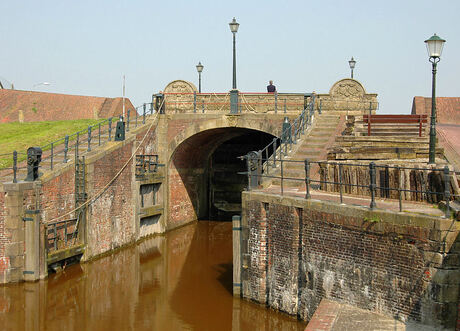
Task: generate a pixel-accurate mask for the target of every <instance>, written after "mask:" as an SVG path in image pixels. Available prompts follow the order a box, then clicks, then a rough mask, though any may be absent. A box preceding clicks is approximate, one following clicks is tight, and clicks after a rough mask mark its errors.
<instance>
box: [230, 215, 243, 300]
mask: <svg viewBox="0 0 460 331" xmlns="http://www.w3.org/2000/svg"><path fill="white" fill-rule="evenodd" d="M232 225H233V227H232V230H233V231H232V233H233V296H237V297H240V296H241V293H242V291H241V262H242V261H241V229H242V228H241V216H240V215H234V216H232Z"/></svg>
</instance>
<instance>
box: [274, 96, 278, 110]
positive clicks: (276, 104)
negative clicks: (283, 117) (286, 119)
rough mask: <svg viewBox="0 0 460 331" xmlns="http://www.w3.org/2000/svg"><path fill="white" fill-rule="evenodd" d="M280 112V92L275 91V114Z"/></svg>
mask: <svg viewBox="0 0 460 331" xmlns="http://www.w3.org/2000/svg"><path fill="white" fill-rule="evenodd" d="M276 113H278V92H276V91H275V114H276Z"/></svg>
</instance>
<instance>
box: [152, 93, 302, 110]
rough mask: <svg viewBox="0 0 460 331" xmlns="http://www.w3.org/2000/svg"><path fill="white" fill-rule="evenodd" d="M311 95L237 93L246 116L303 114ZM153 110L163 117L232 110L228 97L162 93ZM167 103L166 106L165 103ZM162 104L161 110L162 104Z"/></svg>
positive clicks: (206, 94) (156, 96) (224, 95)
mask: <svg viewBox="0 0 460 331" xmlns="http://www.w3.org/2000/svg"><path fill="white" fill-rule="evenodd" d="M310 96H311V95H310V94H304V93H277V92H275V93H248V92H239V93H238V103H237V109H238V112H239V113H243V112H268V111H270V112H275V113H278V112H280V113H281V112H283V113H288V112H297V113H298V112H300V111H302V110H303V109H304V108H305V106H306V103H307V101H306V100H307V98H308V97H310ZM153 99H154V102H153V103H154V104H155V106H154V108H155V110H156V111H158V112H160V113H166V112H167V113H192V112H193V113H219V112H228V111H229V109H230V106H231V103H230V94H229V93H197V92H190V93H159V94H155V95H154V96H153ZM163 100H164V102H163ZM161 103H162V104H163V107H162V108H161V109H160V107H159V106H158V105H159V104H161Z"/></svg>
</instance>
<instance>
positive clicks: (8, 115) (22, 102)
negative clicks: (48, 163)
mask: <svg viewBox="0 0 460 331" xmlns="http://www.w3.org/2000/svg"><path fill="white" fill-rule="evenodd" d="M133 108H134V107H133V105H132V103H131V101H130V100H129V99H126V98H125V109H126V111H127V110H128V109H133ZM122 112H123V99H122V98H104V97H91V96H82V95H69V94H57V93H46V92H33V91H20V90H9V89H0V123H7V122H17V121H20V122H35V121H59V120H75V119H99V118H108V117H110V116H118V115H120V114H122Z"/></svg>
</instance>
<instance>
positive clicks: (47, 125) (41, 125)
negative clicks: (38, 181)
mask: <svg viewBox="0 0 460 331" xmlns="http://www.w3.org/2000/svg"><path fill="white" fill-rule="evenodd" d="M34 108H35V107H34ZM98 122H100V120H92V119H91V120H72V121H47V122H26V123H19V122H13V123H0V168H4V167H11V166H12V164H13V151H15V150H16V151H17V152H18V153H26V151H27V148H29V147H31V146H44V145H46V144H48V143H50V142H52V141H55V140H57V139H60V138H63V137H64V136H65V135H66V134H72V133H74V132H77V131H80V130H83V129H86V128H87V127H88V125H93V124H95V123H98ZM3 154H8V155H3ZM25 158H26V156H25V154H19V155H18V161H22V160H25Z"/></svg>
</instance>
